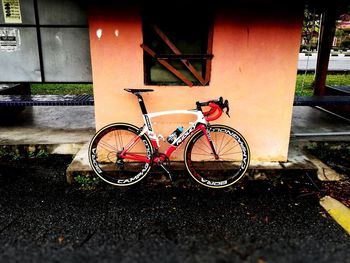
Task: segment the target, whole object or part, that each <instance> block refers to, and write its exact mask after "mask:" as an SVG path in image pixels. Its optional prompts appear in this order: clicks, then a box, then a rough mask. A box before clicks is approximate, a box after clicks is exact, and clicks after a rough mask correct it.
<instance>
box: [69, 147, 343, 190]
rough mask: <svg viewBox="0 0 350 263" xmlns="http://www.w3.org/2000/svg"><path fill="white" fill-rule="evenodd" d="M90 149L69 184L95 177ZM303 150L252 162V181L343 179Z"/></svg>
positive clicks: (178, 166) (175, 165)
mask: <svg viewBox="0 0 350 263" xmlns="http://www.w3.org/2000/svg"><path fill="white" fill-rule="evenodd" d="M88 147H89V143H85V144H84V146H83V147H81V149H80V150H79V152H78V153H77V154H76V155H75V157H74V159H73V161H72V163H71V164H70V165H69V167H68V168H67V172H66V175H67V182H68V183H73V182H74V177H75V176H76V175H86V176H95V175H94V172H93V170H92V168H91V166H90V164H89V160H88ZM303 148H304V144H300V143H291V145H290V149H289V156H288V161H287V162H258V161H252V162H251V163H250V166H249V169H248V175H249V176H250V178H252V179H264V178H267V177H269V174H270V175H271V174H272V175H273V174H276V173H281V174H282V175H283V174H284V173H285V174H288V175H290V174H293V173H305V172H309V173H313V174H317V176H318V178H319V179H320V180H340V179H342V178H343V177H342V176H341V175H339V174H338V173H336V172H335V171H334V170H333V169H331V168H330V167H328V166H327V165H325V164H324V163H322V162H321V161H320V160H319V159H317V158H316V157H314V156H312V155H310V154H308V153H307V152H305V151H304V150H303ZM171 169H172V170H173V171H175V172H178V171H185V167H184V164H183V162H176V161H175V162H171ZM154 178H159V177H154ZM155 180H156V179H155Z"/></svg>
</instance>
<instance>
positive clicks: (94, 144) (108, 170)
mask: <svg viewBox="0 0 350 263" xmlns="http://www.w3.org/2000/svg"><path fill="white" fill-rule="evenodd" d="M138 134H139V128H137V127H136V126H134V125H131V124H128V123H113V124H110V125H107V126H106V127H103V128H102V129H101V130H99V131H98V132H97V133H96V134H95V135H94V137H93V138H92V140H91V142H90V146H89V161H90V165H91V167H92V168H93V170H94V171H95V173H96V174H97V175H98V176H99V177H100V178H101V179H102V180H104V181H106V182H107V183H110V184H113V185H117V186H127V185H131V184H134V183H137V182H139V181H140V180H141V179H142V178H144V177H145V176H146V175H147V173H148V172H149V170H150V169H151V156H152V149H153V148H152V145H151V141H150V140H149V138H148V136H146V135H142V136H141V137H140V136H139V135H138ZM132 142H134V144H133V145H132V146H131V147H130V149H129V150H128V156H129V158H123V157H121V153H122V151H123V150H124V149H125V148H126V147H129V146H128V145H131V144H130V143H132ZM130 157H131V158H130ZM132 158H135V159H138V160H137V161H136V160H134V159H132ZM140 159H142V160H143V161H140Z"/></svg>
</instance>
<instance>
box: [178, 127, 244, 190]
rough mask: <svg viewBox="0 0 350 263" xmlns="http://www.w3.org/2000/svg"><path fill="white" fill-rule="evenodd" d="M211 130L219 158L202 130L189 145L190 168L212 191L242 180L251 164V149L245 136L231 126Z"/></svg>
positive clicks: (185, 152)
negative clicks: (214, 153) (216, 158)
mask: <svg viewBox="0 0 350 263" xmlns="http://www.w3.org/2000/svg"><path fill="white" fill-rule="evenodd" d="M209 130H210V137H211V140H212V141H213V145H214V148H215V150H216V152H217V154H218V156H219V159H218V160H215V158H214V155H213V154H212V150H211V148H210V146H209V143H208V140H207V138H206V136H205V135H204V133H203V131H202V130H199V131H197V132H196V133H194V134H193V135H192V136H191V137H190V138H189V140H188V142H187V144H186V147H185V151H184V155H185V156H184V161H185V165H186V169H187V171H188V173H189V174H190V175H191V176H192V177H193V178H194V180H196V181H197V182H198V183H200V184H201V185H204V186H206V187H211V188H223V187H228V186H230V185H232V184H234V183H236V182H237V181H238V180H240V179H241V178H242V177H243V176H244V174H245V172H246V171H247V169H248V166H249V162H250V150H249V146H248V143H247V141H246V140H245V139H244V137H243V136H242V135H241V134H240V133H239V132H238V131H236V130H235V129H233V128H231V127H229V126H225V125H219V124H216V125H211V126H210V127H209ZM238 146H239V147H238Z"/></svg>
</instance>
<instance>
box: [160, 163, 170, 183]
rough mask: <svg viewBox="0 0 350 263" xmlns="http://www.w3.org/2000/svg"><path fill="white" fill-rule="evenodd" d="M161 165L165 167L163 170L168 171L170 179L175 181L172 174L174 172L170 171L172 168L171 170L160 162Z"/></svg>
mask: <svg viewBox="0 0 350 263" xmlns="http://www.w3.org/2000/svg"><path fill="white" fill-rule="evenodd" d="M159 166H160V167H162V168H163V170H164V171H165V172H166V173H167V175H168V176H169V179H170V181H172V182H173V175H172V173H171V172H170V170H169V169H168V168H167V167H166V166H164V165H163V164H160V165H159Z"/></svg>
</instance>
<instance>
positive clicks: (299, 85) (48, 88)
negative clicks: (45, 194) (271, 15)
mask: <svg viewBox="0 0 350 263" xmlns="http://www.w3.org/2000/svg"><path fill="white" fill-rule="evenodd" d="M313 81H314V74H306V75H305V74H298V75H297V82H296V89H295V94H296V95H297V96H311V95H312V94H313V89H312V84H313ZM327 85H330V86H336V85H350V74H332V75H331V74H329V75H328V76H327ZM31 91H32V94H33V95H42V94H89V95H91V94H92V84H45V83H44V84H31Z"/></svg>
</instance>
